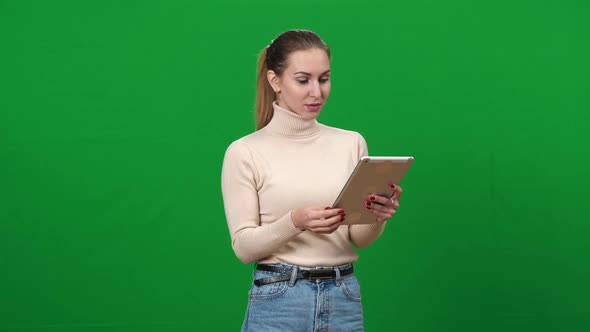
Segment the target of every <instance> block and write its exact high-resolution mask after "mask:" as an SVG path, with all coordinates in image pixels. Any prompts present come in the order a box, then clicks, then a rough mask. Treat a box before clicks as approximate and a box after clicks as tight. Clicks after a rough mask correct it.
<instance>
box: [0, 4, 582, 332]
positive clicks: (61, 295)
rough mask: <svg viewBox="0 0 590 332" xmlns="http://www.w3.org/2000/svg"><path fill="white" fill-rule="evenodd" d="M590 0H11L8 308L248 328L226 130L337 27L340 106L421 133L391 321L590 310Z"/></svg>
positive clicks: (386, 274) (44, 327) (4, 161)
mask: <svg viewBox="0 0 590 332" xmlns="http://www.w3.org/2000/svg"><path fill="white" fill-rule="evenodd" d="M589 7H590V6H589V5H588V2H586V1H574V0H569V1H565V0H562V1H524V0H520V1H506V0H502V1H483V2H479V1H465V0H444V1H443V0H430V1H425V0H417V1H404V2H401V1H395V2H391V1H365V2H360V1H354V2H353V1H327V0H324V1H310V0H301V1H289V2H284V1H256V2H253V3H251V2H249V1H232V2H227V1H225V2H217V3H213V2H209V3H208V2H199V1H9V0H0V47H1V48H0V331H2V332H4V331H11V332H12V331H19V332H20V331H23V332H29V331H47V332H52V331H81V332H87V331H142V332H144V331H237V330H239V327H240V326H241V322H242V318H243V315H244V310H245V308H246V303H247V291H248V289H249V286H250V282H251V273H252V272H251V271H252V266H251V265H244V264H242V263H241V262H240V261H239V260H238V259H237V258H236V257H235V256H234V253H233V251H232V250H231V245H230V239H229V233H228V230H227V226H226V223H225V219H224V213H223V204H222V199H221V193H220V172H221V163H222V158H223V153H224V152H225V148H226V147H227V146H228V144H229V143H230V142H232V141H233V140H235V139H237V138H239V137H241V136H243V135H246V134H248V133H250V132H252V130H253V126H254V125H253V114H252V108H253V107H252V106H253V101H254V92H255V73H256V67H255V66H256V55H257V53H258V52H259V51H260V49H262V48H263V47H264V46H266V45H267V44H268V43H269V42H270V41H271V39H273V38H274V37H275V36H276V35H277V34H279V33H280V32H282V31H284V30H286V29H290V28H306V29H311V30H314V31H316V32H317V33H319V34H320V35H321V36H322V38H324V39H325V40H326V41H327V42H328V44H329V45H330V46H331V48H332V53H333V58H332V60H333V61H332V69H333V77H332V80H333V82H332V84H333V89H332V95H331V97H330V100H329V102H328V105H327V106H326V108H325V109H324V112H323V113H322V115H321V117H320V121H321V122H323V123H325V124H328V125H332V126H337V127H342V128H346V129H351V130H356V131H359V132H360V133H362V134H363V135H364V136H365V138H366V139H367V142H368V145H369V151H370V153H371V154H373V155H413V156H415V158H416V162H415V163H414V166H413V167H412V169H411V170H410V172H409V173H408V176H407V177H406V178H405V179H404V182H403V188H404V197H403V200H402V208H401V209H400V211H399V213H398V215H396V216H395V218H394V219H393V220H392V221H391V222H390V223H389V225H388V227H387V229H386V232H385V233H384V234H383V236H382V237H381V238H380V239H379V240H378V241H376V242H375V243H374V244H373V245H371V246H370V247H369V248H367V249H365V250H362V251H361V258H360V260H359V261H358V263H357V271H358V276H359V279H360V281H361V285H362V288H363V302H364V309H365V320H366V329H367V330H368V331H588V330H590V303H589V302H590V300H589V299H590V286H589V283H588V282H589V281H590V258H589V255H588V254H589V253H590V240H589V235H590V226H589V224H588V221H589V220H590V218H589V213H588V203H587V199H588V198H587V197H588V195H587V191H588V188H589V187H590V181H589V177H588V175H587V169H588V168H590V161H589V157H588V146H587V144H588V142H589V141H590V137H589V136H590V135H589V130H588V129H589V128H588V127H589V123H590V116H589V115H588V113H589V112H588V111H589V110H590V103H589V98H588V92H589V86H590V84H589V77H590V70H589V69H590V66H589V65H588V59H589V58H590V52H589V46H588V45H589V44H588V36H589V26H590V24H589V23H588V16H589V13H590V11H589Z"/></svg>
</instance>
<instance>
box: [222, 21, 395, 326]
mask: <svg viewBox="0 0 590 332" xmlns="http://www.w3.org/2000/svg"><path fill="white" fill-rule="evenodd" d="M330 88H331V83H330V49H329V48H328V46H327V45H326V44H325V43H324V42H323V41H322V40H321V39H320V38H319V37H318V36H317V35H316V34H315V33H313V32H311V31H306V30H290V31H287V32H284V33H282V34H281V35H280V36H278V37H277V38H276V39H275V40H274V41H273V42H271V44H270V45H268V46H267V47H266V48H265V49H264V50H263V51H262V52H261V54H260V58H259V62H258V86H257V95H256V128H257V131H256V132H254V133H252V134H250V135H247V136H245V137H242V138H241V139H238V140H237V141H235V142H233V143H232V144H231V145H230V146H229V147H228V149H227V151H226V154H225V158H224V162H223V170H222V192H223V200H224V206H225V213H226V217H227V223H228V226H229V231H230V234H231V239H232V247H233V249H234V251H235V253H236V255H237V256H238V257H239V258H240V260H242V261H243V262H244V263H246V264H248V263H252V262H256V263H257V264H256V271H255V273H254V274H255V275H254V283H253V285H252V289H251V291H250V301H249V304H248V310H247V313H246V317H245V320H244V324H243V330H244V331H279V330H280V331H362V330H363V314H362V305H361V295H360V287H359V284H358V281H357V279H356V277H355V276H354V273H353V267H352V263H353V262H355V261H356V260H357V258H358V256H357V254H356V252H355V250H354V249H353V247H352V245H354V246H356V247H357V248H364V247H366V246H368V245H369V244H370V243H371V242H373V241H374V240H375V239H376V238H377V237H379V235H381V233H382V232H383V228H384V227H385V223H386V221H387V220H388V219H390V218H391V217H392V216H393V214H394V213H395V211H396V209H398V208H399V203H398V200H399V198H400V196H401V192H402V190H401V188H400V187H399V186H395V185H392V187H394V190H393V192H394V194H393V196H392V197H381V196H378V195H372V194H371V195H367V197H366V201H362V202H359V204H364V205H365V207H366V208H367V209H369V210H371V211H372V213H373V214H374V215H375V219H376V221H375V223H372V224H367V225H342V222H343V221H344V220H345V219H346V211H343V210H340V209H334V208H331V207H329V205H330V204H331V203H332V202H333V200H334V199H335V197H336V196H337V195H338V193H339V191H340V189H341V188H342V186H343V185H344V182H345V181H346V179H347V178H348V176H349V175H350V173H351V172H352V169H353V168H354V166H355V165H356V163H357V162H358V160H359V159H360V158H361V157H362V156H365V155H367V147H366V143H365V140H364V139H363V137H362V136H361V135H360V134H358V133H356V132H352V131H347V130H342V129H337V128H333V127H328V126H325V125H322V124H320V123H318V122H317V121H316V118H317V117H318V115H319V114H320V112H321V110H322V108H323V107H324V105H325V103H326V101H327V99H328V96H329V95H330ZM341 225H342V226H341Z"/></svg>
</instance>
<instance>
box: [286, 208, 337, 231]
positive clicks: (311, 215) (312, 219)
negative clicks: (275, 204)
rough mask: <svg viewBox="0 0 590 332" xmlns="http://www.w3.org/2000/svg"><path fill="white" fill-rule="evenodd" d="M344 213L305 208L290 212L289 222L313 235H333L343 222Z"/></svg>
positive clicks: (327, 209)
mask: <svg viewBox="0 0 590 332" xmlns="http://www.w3.org/2000/svg"><path fill="white" fill-rule="evenodd" d="M345 216H346V213H344V210H342V209H333V208H330V207H326V208H324V207H321V206H307V207H304V208H301V209H295V210H293V211H291V220H292V221H293V224H294V225H295V227H297V228H298V229H300V230H302V231H304V230H309V231H312V232H315V233H321V234H330V233H333V232H334V231H335V230H336V229H338V227H339V226H340V225H342V222H343V221H344V217H345Z"/></svg>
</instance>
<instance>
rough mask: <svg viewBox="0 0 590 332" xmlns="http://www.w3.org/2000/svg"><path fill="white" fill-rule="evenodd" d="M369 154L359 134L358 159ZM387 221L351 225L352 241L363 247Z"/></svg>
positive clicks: (378, 234) (365, 143)
mask: <svg viewBox="0 0 590 332" xmlns="http://www.w3.org/2000/svg"><path fill="white" fill-rule="evenodd" d="M367 155H368V149H367V142H366V141H365V139H364V138H363V137H362V136H361V135H360V134H359V137H358V156H357V160H360V159H361V158H362V157H364V156H367ZM386 223H387V222H386V221H385V222H375V223H372V224H361V225H350V226H348V231H349V234H350V241H351V242H352V243H353V244H354V246H355V247H357V248H359V249H362V248H365V247H367V246H368V245H370V244H371V243H372V242H373V241H375V240H376V239H377V238H378V237H379V236H381V234H382V233H383V230H384V229H385V224H386Z"/></svg>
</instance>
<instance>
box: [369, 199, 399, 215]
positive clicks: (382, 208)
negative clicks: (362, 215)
mask: <svg viewBox="0 0 590 332" xmlns="http://www.w3.org/2000/svg"><path fill="white" fill-rule="evenodd" d="M385 200H386V201H387V204H375V203H371V202H369V201H367V202H365V207H366V208H367V209H369V210H373V211H379V212H382V213H395V207H394V205H393V203H392V202H391V200H389V199H385Z"/></svg>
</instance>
